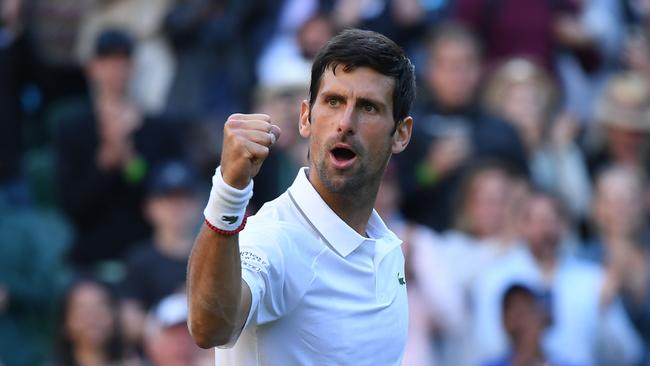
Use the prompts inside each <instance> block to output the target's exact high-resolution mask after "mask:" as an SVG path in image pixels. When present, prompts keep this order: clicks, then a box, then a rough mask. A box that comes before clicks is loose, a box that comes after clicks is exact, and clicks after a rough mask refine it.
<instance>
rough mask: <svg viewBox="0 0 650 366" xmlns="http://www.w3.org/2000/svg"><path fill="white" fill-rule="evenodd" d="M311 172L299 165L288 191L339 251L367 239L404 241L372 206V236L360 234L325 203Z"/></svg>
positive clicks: (346, 252) (345, 253) (391, 242)
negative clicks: (310, 174)
mask: <svg viewBox="0 0 650 366" xmlns="http://www.w3.org/2000/svg"><path fill="white" fill-rule="evenodd" d="M308 172H309V169H308V168H306V167H305V168H301V169H300V171H299V172H298V176H297V177H296V179H295V180H294V182H293V184H292V185H291V187H289V190H288V191H289V195H290V197H291V199H292V200H293V202H294V203H295V204H296V206H297V207H298V209H299V210H300V211H301V213H302V215H303V216H304V217H305V219H306V220H307V221H309V223H310V224H311V225H312V226H313V227H314V228H315V229H316V230H317V231H318V233H319V234H320V235H321V237H323V239H325V241H327V243H328V244H329V245H330V246H331V247H332V248H334V250H336V252H337V253H339V254H340V255H341V256H343V257H347V256H348V255H349V254H350V253H352V252H353V251H354V250H355V249H357V248H358V247H359V246H360V245H361V244H363V243H364V242H366V241H379V240H381V241H384V240H385V241H386V244H388V245H389V246H390V247H395V246H398V245H400V244H401V240H399V239H398V238H397V236H395V234H393V233H392V232H391V231H390V230H388V228H387V227H386V225H385V224H384V222H383V221H382V220H381V218H380V217H379V215H378V214H377V212H376V211H375V210H372V213H371V214H370V218H369V220H368V225H367V227H366V232H367V233H368V236H369V237H370V238H366V237H363V236H361V235H359V233H357V232H356V231H355V230H354V229H352V228H351V227H350V226H348V224H346V223H345V221H343V220H342V219H341V218H340V217H339V216H338V215H337V214H336V213H335V212H334V211H333V210H332V209H331V208H330V207H329V206H328V205H327V203H325V201H324V200H323V198H322V197H321V196H320V194H318V192H317V191H316V189H315V188H314V186H313V185H312V184H311V182H310V181H309V179H308V178H307V174H308Z"/></svg>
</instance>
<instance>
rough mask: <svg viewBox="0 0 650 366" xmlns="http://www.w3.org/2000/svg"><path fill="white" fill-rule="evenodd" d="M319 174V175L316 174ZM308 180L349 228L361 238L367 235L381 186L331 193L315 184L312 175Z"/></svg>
mask: <svg viewBox="0 0 650 366" xmlns="http://www.w3.org/2000/svg"><path fill="white" fill-rule="evenodd" d="M310 171H311V169H310ZM316 174H317V173H316ZM307 178H308V179H309V181H310V182H311V184H312V186H313V187H314V189H315V190H316V192H318V194H319V195H320V196H321V198H322V199H323V201H325V203H326V204H327V205H328V206H329V207H330V208H331V209H332V211H334V213H336V215H337V216H338V217H340V218H341V220H343V221H344V222H345V223H346V224H348V226H350V227H351V228H352V229H354V231H356V232H357V233H359V235H361V236H367V235H366V227H367V226H368V220H369V219H370V215H371V213H372V209H373V207H374V204H375V198H376V197H377V192H378V190H379V185H378V184H374V185H367V186H365V187H364V189H363V190H362V191H359V192H353V193H334V192H330V191H328V190H327V189H325V188H324V187H322V186H320V187H319V185H318V184H314V182H313V181H312V178H310V174H309V173H308V174H307Z"/></svg>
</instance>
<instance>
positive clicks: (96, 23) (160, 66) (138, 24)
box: [76, 0, 174, 114]
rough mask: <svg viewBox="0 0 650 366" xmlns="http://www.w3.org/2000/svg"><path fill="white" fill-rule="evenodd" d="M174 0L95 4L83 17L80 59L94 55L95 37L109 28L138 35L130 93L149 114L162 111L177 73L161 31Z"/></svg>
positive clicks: (77, 45)
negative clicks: (174, 75) (117, 28)
mask: <svg viewBox="0 0 650 366" xmlns="http://www.w3.org/2000/svg"><path fill="white" fill-rule="evenodd" d="M171 4H172V0H117V1H110V2H105V1H103V2H99V3H95V6H94V7H93V8H92V10H91V11H90V12H89V13H88V15H87V16H86V17H84V19H83V22H82V24H81V27H80V30H79V37H78V39H77V44H76V51H77V57H78V58H79V60H81V62H85V61H87V60H88V58H90V57H91V56H92V48H93V44H94V40H95V39H96V38H97V36H98V35H99V33H100V32H101V30H103V29H106V28H109V27H110V28H116V27H119V28H120V29H124V30H126V31H128V32H129V33H130V34H132V35H133V37H134V38H135V40H136V41H135V45H134V50H133V51H134V52H133V73H132V78H131V80H130V83H129V84H130V85H129V87H130V88H129V92H130V94H131V95H132V97H133V100H134V102H135V104H136V105H137V106H138V107H139V108H140V109H141V110H143V111H145V112H146V113H148V114H158V113H160V112H162V110H163V108H164V103H165V101H166V100H167V99H166V98H167V93H168V92H169V88H170V85H171V81H172V78H173V74H174V58H173V54H172V51H171V48H170V47H169V44H168V42H167V40H166V39H165V37H164V35H163V34H162V23H163V20H164V18H165V16H166V15H167V12H168V11H169V7H170V6H171Z"/></svg>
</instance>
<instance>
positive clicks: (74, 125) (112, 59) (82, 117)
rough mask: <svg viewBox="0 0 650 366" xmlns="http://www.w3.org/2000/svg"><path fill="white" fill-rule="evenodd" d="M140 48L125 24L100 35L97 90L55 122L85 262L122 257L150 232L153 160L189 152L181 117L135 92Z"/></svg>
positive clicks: (61, 177) (94, 77)
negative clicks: (143, 103)
mask: <svg viewBox="0 0 650 366" xmlns="http://www.w3.org/2000/svg"><path fill="white" fill-rule="evenodd" d="M132 48H133V42H132V40H131V37H130V36H129V35H128V34H127V33H125V32H123V31H121V30H118V29H109V30H105V31H103V32H102V33H101V34H100V35H99V36H98V37H97V39H96V42H95V51H94V56H93V57H92V58H91V59H90V60H89V61H88V63H87V64H86V72H87V79H88V82H89V84H90V87H91V93H90V95H89V97H88V98H87V99H84V101H83V102H81V103H79V105H80V106H79V107H78V108H75V109H73V110H71V111H68V112H67V113H66V114H64V115H63V116H62V117H61V118H60V119H59V120H58V123H57V125H56V126H55V135H56V150H57V165H58V166H57V168H58V169H57V173H58V177H57V178H58V183H59V189H60V193H61V199H62V206H63V208H64V210H65V212H66V214H67V215H68V216H69V217H70V219H71V221H72V222H73V224H74V225H75V226H76V229H77V234H78V235H77V239H76V241H75V243H74V244H73V248H72V252H71V260H72V262H73V263H74V264H75V265H77V266H84V267H86V266H94V265H95V264H98V263H100V262H103V261H106V260H115V259H120V258H121V256H122V255H123V253H124V251H125V249H126V248H127V247H128V246H129V244H130V243H133V242H136V241H138V240H142V239H144V238H146V237H147V236H148V235H149V227H148V225H147V223H146V222H145V219H144V217H143V215H142V212H141V205H142V199H143V194H144V177H145V176H146V173H147V170H148V167H150V166H152V165H153V164H154V163H155V162H156V161H160V160H164V159H171V158H174V157H177V156H179V155H181V154H182V147H181V145H180V139H179V138H178V133H177V131H175V127H174V125H173V124H171V123H162V121H158V120H156V119H155V118H149V117H145V116H143V115H142V114H141V113H140V112H139V111H138V110H137V108H135V106H134V104H133V103H132V101H131V100H130V99H129V98H128V96H127V93H126V89H127V85H128V81H129V75H130V71H131V51H132Z"/></svg>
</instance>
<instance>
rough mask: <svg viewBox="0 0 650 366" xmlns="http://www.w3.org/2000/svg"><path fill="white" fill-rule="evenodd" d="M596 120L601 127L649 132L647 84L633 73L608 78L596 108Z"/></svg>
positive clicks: (648, 87) (648, 89)
mask: <svg viewBox="0 0 650 366" xmlns="http://www.w3.org/2000/svg"><path fill="white" fill-rule="evenodd" d="M596 118H597V120H598V121H599V122H600V123H602V124H603V125H604V126H608V127H616V128H622V129H627V130H634V131H640V132H650V85H649V84H648V81H647V80H646V79H645V78H643V77H642V76H641V75H639V74H637V73H634V72H622V73H618V74H616V75H614V76H612V77H611V78H610V80H609V81H608V82H607V85H606V86H605V90H604V93H603V97H602V99H601V101H600V103H598V105H597V106H596Z"/></svg>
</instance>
